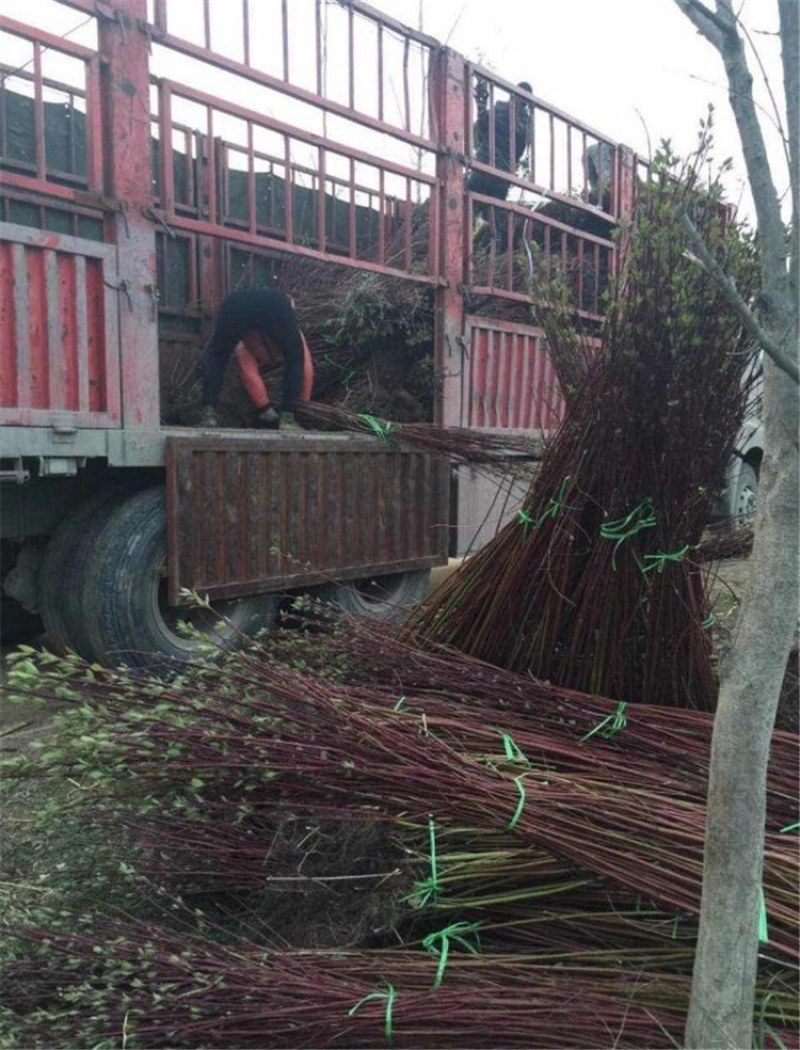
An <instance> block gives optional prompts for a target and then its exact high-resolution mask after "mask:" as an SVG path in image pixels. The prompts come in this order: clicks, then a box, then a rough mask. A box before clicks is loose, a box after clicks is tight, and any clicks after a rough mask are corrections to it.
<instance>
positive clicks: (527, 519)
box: [517, 509, 533, 540]
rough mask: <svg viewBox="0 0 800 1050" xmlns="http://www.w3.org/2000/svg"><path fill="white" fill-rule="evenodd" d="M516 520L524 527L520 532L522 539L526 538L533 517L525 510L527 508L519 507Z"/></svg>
mask: <svg viewBox="0 0 800 1050" xmlns="http://www.w3.org/2000/svg"><path fill="white" fill-rule="evenodd" d="M517 521H518V522H519V523H520V524H521V525H524V526H525V529H524V531H523V533H522V538H523V539H524V540H527V538H528V533H529V532H530V531H531V528H532V527H533V518H532V517H531V516H530V514H529V513H528V512H527V510H523V509H520V510H519V512H518V514H517Z"/></svg>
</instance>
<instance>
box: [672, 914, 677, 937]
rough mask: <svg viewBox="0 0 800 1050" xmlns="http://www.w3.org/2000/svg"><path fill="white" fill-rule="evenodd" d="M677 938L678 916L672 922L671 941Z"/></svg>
mask: <svg viewBox="0 0 800 1050" xmlns="http://www.w3.org/2000/svg"><path fill="white" fill-rule="evenodd" d="M677 937H678V916H677V915H676V916H675V918H674V919H673V920H672V939H673V941H674V940H677Z"/></svg>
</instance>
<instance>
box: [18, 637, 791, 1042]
mask: <svg viewBox="0 0 800 1050" xmlns="http://www.w3.org/2000/svg"><path fill="white" fill-rule="evenodd" d="M311 641H312V644H313V646H314V648H315V650H317V652H319V651H320V650H324V651H325V652H326V655H327V657H328V658H329V659H328V661H327V662H329V663H330V665H331V666H343V673H342V676H341V677H340V678H337V679H331V678H327V677H325V676H323V675H321V674H315V675H309V674H307V673H303V672H301V671H299V670H297V669H295V668H293V667H289V666H282V665H281V663H280V662H279V661H278V660H276V658H275V656H276V651H275V645H274V641H273V640H272V639H270V638H269V636H267V638H265V639H264V640H263V641H261V642H256V643H254V644H252V645H251V646H250V647H249V648H248V649H247V650H246V651H244V652H242V653H239V654H236V655H235V656H231V657H228V658H227V659H226V660H225V661H223V663H222V664H221V665H218V666H214V665H209V666H207V667H205V668H202V669H200V670H198V671H197V672H195V674H193V675H190V676H184V677H182V678H181V679H177V680H175V681H174V682H171V683H170V682H164V681H161V682H155V681H148V680H146V679H141V678H133V677H129V676H127V675H125V674H121V673H120V672H118V671H106V670H102V669H100V668H96V667H95V668H86V667H84V666H83V665H82V664H81V663H80V662H79V661H77V660H73V661H68V662H67V663H64V662H61V663H57V662H53V664H52V668H53V670H52V672H48V670H47V667H46V666H45V667H44V668H42V667H41V666H39V667H36V666H34V664H33V663H32V662H31V660H30V659H27V658H25V659H20V660H19V661H18V662H17V668H18V669H17V672H16V675H15V686H16V688H17V689H18V691H20V692H25V693H28V694H30V693H34V694H36V695H38V696H40V697H47V696H48V695H52V696H54V695H57V696H58V697H59V698H60V699H61V700H62V702H63V701H64V700H66V701H67V702H68V703H70V702H71V703H72V705H73V707H72V710H71V711H70V713H69V715H68V717H67V722H66V724H67V725H68V726H69V731H68V733H67V734H66V738H65V741H64V742H62V745H61V746H60V747H58V748H54V749H52V750H50V751H48V752H46V753H45V754H44V755H42V756H41V757H40V758H38V759H37V760H36V761H35V762H34V763H31V764H30V765H29V766H28V767H27V772H26V770H25V769H24V768H20V769H19V770H17V775H19V776H25V775H27V776H29V777H55V778H64V777H68V778H72V779H73V780H77V781H78V782H82V783H85V784H86V785H87V787H89V786H91V788H92V790H91V791H87V792H86V795H87V796H89V797H94V798H95V801H94V804H93V805H92V806H91V807H90V808H89V809H88V811H87V813H86V816H87V817H88V818H89V819H90V820H91V821H92V822H93V824H94V826H95V827H97V826H98V825H99V826H105V827H106V828H107V830H108V832H109V834H113V836H114V837H115V840H116V841H119V842H122V841H123V840H124V841H126V842H127V843H128V844H129V847H130V849H129V854H128V855H129V856H131V857H134V858H135V862H134V863H135V869H136V870H135V876H130V875H129V877H135V880H139V881H138V882H137V885H139V886H140V892H142V890H141V887H145V888H146V889H147V890H148V892H149V896H150V897H152V896H153V895H154V894H153V887H154V886H158V887H160V888H161V891H162V892H163V893H164V894H165V899H167V900H170V901H176V902H179V903H178V904H175V905H174V906H173V907H174V909H175V910H172V911H170V910H167V914H166V917H165V918H163V919H161V920H160V921H158V922H153V921H152V920H149V921H144V920H142V921H140V922H138V923H137V922H130V921H122V920H120V919H119V918H118V917H116V916H114V915H113V914H111V915H110V914H107V913H105V914H101V915H99V916H94V917H92V918H91V919H90V920H87V921H88V928H87V931H85V932H80V931H76V930H75V928H74V926H73V927H72V928H69V927H68V928H67V929H63V928H62V929H59V927H58V922H57V920H55V919H54V920H53V925H50V926H48V925H47V924H46V923H45V922H43V921H41V920H40V923H39V924H38V925H36V924H27V925H25V924H20V923H19V922H17V923H15V924H14V925H13V928H11V929H7V930H6V935H7V936H8V937H9V939H10V940H11V941H12V942H13V943H15V944H16V946H17V947H16V948H15V951H14V953H13V954H15V955H16V956H17V960H16V962H13V963H11V964H10V965H8V966H7V967H6V972H5V974H4V981H3V987H4V992H3V994H2V997H0V1005H4V1006H5V1007H6V1008H7V1009H11V1010H14V1011H18V1012H19V1013H21V1014H22V1013H25V1012H26V1011H28V1012H29V1013H30V1016H29V1017H28V1023H29V1029H28V1031H29V1032H33V1033H34V1035H35V1039H34V1045H52V1039H53V1038H54V1037H57V1038H58V1039H62V1040H63V1041H64V1042H65V1045H76V1046H77V1045H96V1044H97V1042H98V1041H104V1040H117V1041H119V1040H120V1038H121V1033H124V1040H123V1041H125V1042H126V1045H128V1046H130V1047H150V1046H152V1047H158V1046H164V1045H170V1046H178V1047H183V1046H186V1047H195V1046H253V1047H256V1046H261V1047H264V1046H276V1047H280V1046H298V1045H313V1046H320V1047H322V1046H337V1045H347V1046H368V1045H369V1046H374V1045H380V1044H381V1043H383V1042H384V1041H387V1042H388V1041H390V1042H392V1043H394V1044H395V1045H399V1046H410V1047H413V1046H421V1045H424V1046H432V1047H457V1046H475V1047H485V1046H491V1045H510V1046H517V1045H519V1046H547V1047H551V1046H582V1047H583V1046H607V1045H609V1041H610V1040H611V1041H613V1043H614V1045H620V1046H631V1047H641V1046H647V1047H658V1046H670V1045H673V1044H674V1043H675V1042H676V1041H679V1039H680V1033H681V1030H682V1026H683V1022H684V1018H685V1011H686V1004H687V999H688V986H689V980H690V972H691V965H692V958H693V949H694V941H695V936H696V920H697V914H698V909H699V896H700V878H701V870H702V848H703V827H704V816H705V814H704V797H705V786H706V778H707V772H708V760H709V747H710V735H711V718H710V716H708V715H706V714H703V713H699V712H685V711H675V710H669V709H666V708H662V707H653V706H650V705H638V706H636V707H633V708H626V706H625V705H624V704H622V705H620V704H619V703H618V702H616V701H612V700H606V699H603V698H602V697H598V696H586V695H583V694H580V693H577V692H573V691H570V690H567V689H564V688H557V687H553V686H550V685H548V684H546V683H542V682H536V681H533V680H532V679H530V678H529V677H527V676H519V675H516V674H514V673H513V672H510V671H506V670H501V669H498V668H495V667H492V666H490V665H488V664H484V663H481V662H480V661H477V660H475V659H474V658H472V657H468V656H463V655H459V654H453V653H449V652H446V651H444V650H441V649H439V648H437V647H433V648H432V649H431V650H429V651H419V650H415V649H413V648H411V647H409V645H408V643H407V642H406V641H405V640H404V639H403V638H402V637H399V636H397V635H395V634H394V633H392V631H391V630H389V629H387V628H386V627H385V626H384V627H382V628H381V629H380V630H378V629H376V628H372V627H370V626H368V625H365V624H358V623H351V624H349V627H348V630H347V631H346V632H343V633H340V634H338V635H333V636H325V635H320V634H314V635H313V636H312V639H311ZM343 654H345V655H346V657H347V661H348V663H347V665H346V667H344V665H342V664H341V657H342V655H343ZM797 757H798V755H797V737H796V736H792V735H791V734H787V733H780V732H778V733H776V734H775V738H774V742H773V755H772V763H771V769H770V780H769V785H768V825H767V849H766V858H765V868H764V882H763V889H764V914H763V920H764V922H763V924H764V938H765V940H764V944H763V945H762V946H761V955H762V965H761V973H760V979H759V990H758V1010H759V1019H760V1022H761V1024H762V1026H763V1028H764V1031H769V1030H773V1031H774V1032H775V1034H776V1038H779V1039H780V1040H782V1041H783V1043H784V1044H785V1045H789V1044H790V1042H791V1039H792V1033H793V1032H796V1030H797V1026H798V1017H797V1003H796V996H794V970H795V967H796V962H797V956H798V952H797V933H798V922H797V915H798V890H797V886H798V870H797V868H798V858H797V851H796V848H795V847H796V842H795V841H794V833H793V832H792V831H791V828H792V827H793V826H794V825H795V824H796V821H797V768H798V764H797ZM287 822H296V823H297V825H298V826H299V827H302V828H304V829H305V832H304V837H306V838H307V837H308V834H309V831H310V829H312V828H314V827H318V826H320V825H325V826H333V827H336V826H339V827H341V828H342V829H345V830H348V829H353V828H356V827H359V826H361V827H363V828H364V829H365V833H367V834H369V835H372V836H373V838H372V840H371V841H372V842H373V843H374V844H375V852H374V856H373V862H372V864H370V863H369V862H368V861H366V860H365V861H364V862H363V863H362V866H361V867H360V868H359V869H357V870H354V869H353V867H352V866H351V867H349V868H348V866H347V862H346V858H343V861H344V867H343V868H341V869H338V868H337V869H335V870H333V871H331V870H329V871H327V872H325V871H320V869H319V868H314V867H302V868H301V867H299V866H298V870H297V872H296V874H295V875H293V876H291V877H289V878H288V880H287V881H288V882H289V883H292V882H295V881H297V882H300V881H302V880H303V878H304V877H306V873H307V877H308V881H309V882H310V883H311V884H314V885H316V886H319V884H325V882H326V879H330V882H328V883H327V888H328V892H329V894H330V896H329V898H328V899H329V901H330V904H329V908H331V909H335V908H337V907H338V906H339V904H338V900H339V894H340V893H342V892H345V893H346V892H353V887H361V890H360V892H361V894H362V898H361V900H362V907H363V906H364V896H363V895H364V894H365V892H366V896H367V900H368V899H369V898H370V897H373V898H374V897H375V896H376V895H379V894H383V895H384V896H385V904H384V909H385V912H384V915H383V921H382V920H381V919H380V918H378V917H377V916H376V917H374V918H373V919H372V920H371V922H370V929H369V930H367V929H364V930H363V931H362V938H363V940H362V942H361V943H352V941H347V940H345V938H344V936H343V938H342V941H341V943H340V944H339V945H330V944H329V945H328V947H327V948H326V949H325V950H321V949H318V948H317V949H314V948H309V947H304V948H303V949H302V950H300V949H299V948H298V947H296V946H295V945H294V944H293V943H292V941H291V940H289V941H288V943H287V942H286V940H277V939H276V937H275V935H274V930H273V931H272V934H271V932H270V931H271V923H270V921H269V916H268V915H267V916H266V917H265V922H264V923H263V925H262V927H261V928H260V936H259V937H258V938H257V939H254V937H253V928H254V927H253V925H252V924H249V923H242V924H240V925H239V926H237V927H236V928H235V930H234V929H233V928H232V926H231V924H230V922H229V921H228V920H227V919H224V918H223V917H222V915H223V913H222V911H221V910H219V909H217V910H214V909H212V908H211V907H210V906H209V903H208V902H209V901H216V900H218V899H219V897H220V896H221V895H224V894H228V895H229V896H230V895H231V894H237V895H238V896H239V899H240V902H242V901H245V900H247V899H250V901H251V902H252V901H254V900H259V899H261V898H263V894H264V891H265V886H266V887H270V886H272V885H273V883H272V880H273V879H276V880H278V882H279V883H280V879H281V878H282V877H284V876H286V874H287V873H286V871H285V870H282V869H280V868H276V840H277V838H278V836H279V835H281V834H282V833H284V830H285V828H286V825H287ZM376 827H377V828H379V829H381V830H380V832H379V833H377V835H376V833H375V832H374V831H370V829H375V828H376ZM104 877H105V878H106V880H107V881H106V882H105V883H104V891H105V896H106V897H109V896H110V897H112V898H113V897H114V896H115V895H116V894H117V893H119V898H118V899H119V900H120V902H121V904H122V905H123V906H125V904H126V898H125V892H124V887H122V889H121V890H120V886H119V879H118V878H117V880H116V882H115V880H114V876H113V872H108V871H105V872H104ZM348 887H349V891H348ZM365 887H367V889H366V891H365ZM297 906H298V910H299V913H298V915H297V921H298V925H299V924H302V923H303V922H305V921H306V920H307V919H308V918H309V915H308V913H306V912H304V911H303V908H302V902H300V903H299V904H298V905H297ZM314 906H315V907H316V908H317V909H319V907H320V903H319V898H315V900H314ZM254 911H255V908H254V909H253V912H254ZM253 912H251V914H253ZM378 927H380V928H381V929H382V931H383V932H382V934H381V935H379V936H376V932H375V931H376V928H378ZM331 948H333V949H334V950H331ZM265 949H266V950H265ZM345 949H346V950H345ZM40 959H41V960H42V963H41V965H40V962H39V960H40ZM45 960H46V965H44V961H45ZM576 995H578V996H579V999H580V1007H579V1008H578V1007H576V998H575V997H576ZM65 1000H66V1001H67V1002H69V1003H71V1004H72V1008H71V1009H70V1010H67V1011H64V1010H61V1009H59V1008H58V1007H57V1004H59V1003H63V1002H64V1001H65ZM31 1002H33V1003H36V1004H38V1007H39V1008H38V1010H34V1011H32V1012H31V1011H30V1004H31ZM587 1004H588V1006H587ZM87 1018H91V1022H90V1023H87ZM37 1039H40V1041H39V1042H36V1040H37ZM47 1040H50V1042H47ZM80 1040H86V1042H85V1043H81V1042H80Z"/></svg>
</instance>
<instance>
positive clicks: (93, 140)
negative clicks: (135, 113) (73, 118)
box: [86, 55, 103, 193]
mask: <svg viewBox="0 0 800 1050" xmlns="http://www.w3.org/2000/svg"><path fill="white" fill-rule="evenodd" d="M86 176H87V183H88V187H89V189H90V190H93V191H95V192H97V193H100V192H102V190H103V111H102V108H101V106H100V57H99V55H95V56H94V57H93V58H92V59H91V60H90V61H89V62H87V64H86Z"/></svg>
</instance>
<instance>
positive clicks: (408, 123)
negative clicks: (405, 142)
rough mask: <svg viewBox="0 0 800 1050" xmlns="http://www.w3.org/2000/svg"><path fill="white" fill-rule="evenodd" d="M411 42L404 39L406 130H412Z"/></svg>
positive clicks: (404, 114)
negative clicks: (409, 87) (410, 90)
mask: <svg viewBox="0 0 800 1050" xmlns="http://www.w3.org/2000/svg"><path fill="white" fill-rule="evenodd" d="M409 48H410V42H409V39H408V37H406V38H405V39H404V41H403V110H404V113H403V121H404V123H403V126H404V127H405V129H406V131H408V132H410V131H411V97H410V95H409V90H408V56H409Z"/></svg>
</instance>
